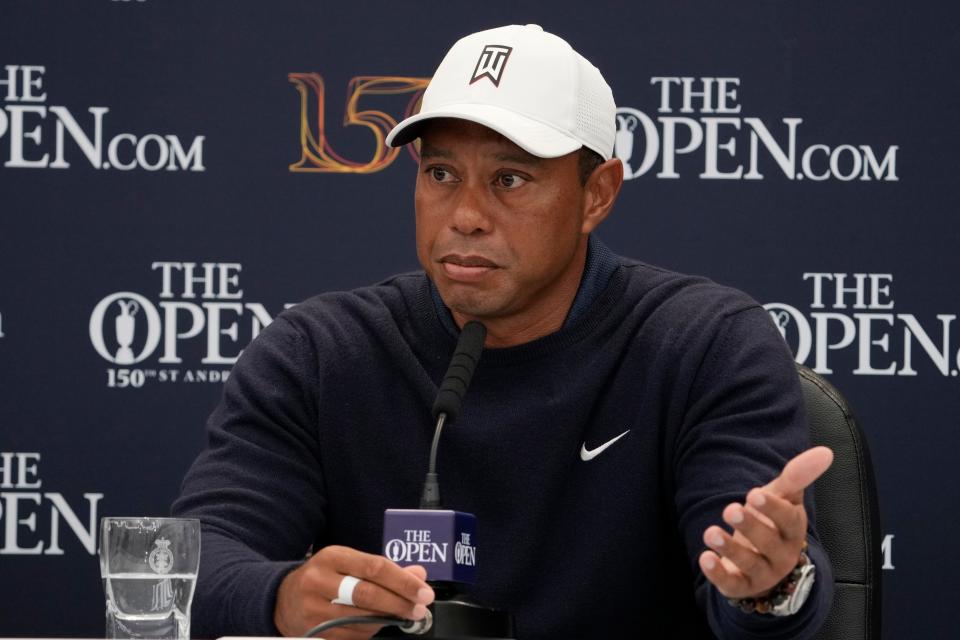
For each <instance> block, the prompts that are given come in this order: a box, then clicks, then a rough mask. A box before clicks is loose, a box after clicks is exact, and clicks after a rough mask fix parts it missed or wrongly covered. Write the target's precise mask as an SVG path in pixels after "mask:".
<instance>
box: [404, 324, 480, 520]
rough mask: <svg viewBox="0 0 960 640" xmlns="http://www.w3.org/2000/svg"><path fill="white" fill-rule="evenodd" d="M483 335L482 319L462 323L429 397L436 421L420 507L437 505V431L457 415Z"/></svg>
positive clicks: (474, 366) (439, 431) (452, 420)
mask: <svg viewBox="0 0 960 640" xmlns="http://www.w3.org/2000/svg"><path fill="white" fill-rule="evenodd" d="M486 337H487V328H486V327H485V326H483V323H480V322H477V321H476V320H471V321H470V322H468V323H467V324H465V325H463V330H461V331H460V337H459V338H458V339H457V346H456V348H455V349H454V350H453V358H451V359H450V365H449V366H448V367H447V373H446V375H444V376H443V382H442V383H441V384H440V390H439V391H438V392H437V398H436V400H434V401H433V418H434V420H436V421H437V426H436V428H435V429H434V432H433V445H432V446H431V447H430V466H429V468H428V469H427V478H426V480H425V481H424V483H423V495H422V496H421V497H420V508H421V509H439V508H440V483H439V481H438V480H437V447H438V446H439V444H440V434H441V433H442V432H443V425H444V424H445V423H447V422H454V421H455V420H456V419H457V416H458V415H460V405H461V404H463V396H464V395H465V394H466V393H467V387H469V386H470V380H472V379H473V370H474V369H476V368H477V362H478V361H479V360H480V352H481V351H483V341H484V340H485V339H486Z"/></svg>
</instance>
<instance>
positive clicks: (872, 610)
mask: <svg viewBox="0 0 960 640" xmlns="http://www.w3.org/2000/svg"><path fill="white" fill-rule="evenodd" d="M797 370H798V373H799V374H800V384H801V386H802V388H803V395H804V397H805V399H806V405H807V413H808V417H809V421H810V431H811V441H812V442H813V444H815V445H825V446H827V447H830V448H831V449H833V452H834V462H833V465H832V466H831V467H830V469H828V470H827V472H826V473H825V474H824V475H823V476H821V478H820V479H819V480H817V482H816V483H815V484H814V495H815V499H816V509H817V514H816V516H817V531H818V533H819V535H820V541H821V542H822V543H823V546H824V547H825V548H826V550H827V553H828V554H829V556H830V561H831V563H832V564H833V577H834V581H835V595H834V600H833V607H832V608H831V609H830V613H829V615H828V617H827V620H826V622H825V623H824V625H823V627H822V628H821V629H820V632H819V633H818V634H817V636H816V638H817V640H878V639H879V638H880V606H881V598H880V582H881V573H882V569H881V566H882V562H881V548H880V547H881V530H880V516H879V508H878V504H877V491H876V483H875V480H874V475H873V464H872V463H871V461H870V452H869V450H868V449H867V441H866V438H864V435H863V432H862V431H861V430H860V426H859V425H858V424H857V421H856V418H854V416H853V413H852V412H851V410H850V407H849V406H848V405H847V402H846V400H844V399H843V396H841V395H840V392H838V391H837V390H836V389H835V388H834V387H833V386H832V385H831V384H830V383H829V382H827V381H826V380H824V379H823V378H821V377H820V376H819V375H817V374H816V373H814V372H813V371H811V370H810V369H808V368H807V367H804V366H802V365H797Z"/></svg>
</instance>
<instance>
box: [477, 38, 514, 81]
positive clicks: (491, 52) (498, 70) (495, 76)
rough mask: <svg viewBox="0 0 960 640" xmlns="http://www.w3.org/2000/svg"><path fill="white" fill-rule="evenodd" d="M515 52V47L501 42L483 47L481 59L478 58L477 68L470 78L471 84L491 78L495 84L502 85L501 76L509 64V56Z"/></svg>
mask: <svg viewBox="0 0 960 640" xmlns="http://www.w3.org/2000/svg"><path fill="white" fill-rule="evenodd" d="M512 52H513V47H506V46H504V45H501V44H488V45H487V46H485V47H484V48H483V52H482V53H481V54H480V59H479V60H477V68H476V69H474V70H473V77H472V78H470V84H473V83H474V82H477V81H478V80H482V79H483V78H489V79H490V82H492V83H493V86H495V87H499V86H500V78H501V77H502V76H503V69H504V67H506V66H507V58H509V57H510V54H511V53H512Z"/></svg>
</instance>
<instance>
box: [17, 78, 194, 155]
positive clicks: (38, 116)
mask: <svg viewBox="0 0 960 640" xmlns="http://www.w3.org/2000/svg"><path fill="white" fill-rule="evenodd" d="M46 72H47V68H46V67H44V66H42V65H18V64H8V65H6V66H4V67H2V70H0V95H3V100H4V104H3V108H0V141H2V139H3V138H4V137H6V139H7V141H8V145H7V148H6V154H5V155H6V158H5V159H4V162H3V166H4V167H9V168H16V169H69V168H70V167H71V166H72V165H71V162H73V161H75V159H76V158H80V157H83V158H85V159H86V161H87V163H88V164H89V165H90V167H91V168H93V169H96V170H105V169H116V170H117V171H133V170H134V169H143V170H145V171H160V170H166V171H205V167H204V166H203V141H204V136H195V137H194V138H193V140H192V141H190V142H189V144H185V143H184V142H183V141H182V140H181V139H180V137H178V136H176V135H172V134H164V135H161V134H158V133H148V134H146V135H143V134H139V135H138V134H134V133H117V134H115V135H113V134H108V133H107V132H106V131H107V129H106V123H105V116H106V115H107V114H108V113H110V109H109V108H108V107H89V108H88V109H87V112H88V113H89V118H86V122H85V123H84V124H83V125H81V121H83V120H85V118H83V117H80V118H79V121H78V118H77V117H74V113H73V112H72V111H71V110H70V109H69V108H67V107H65V106H62V105H49V106H48V105H47V104H46V102H47V88H46V86H45V80H46V78H45V77H44V76H45V74H46Z"/></svg>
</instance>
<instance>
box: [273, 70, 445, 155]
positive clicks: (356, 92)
mask: <svg viewBox="0 0 960 640" xmlns="http://www.w3.org/2000/svg"><path fill="white" fill-rule="evenodd" d="M288 78H289V80H290V82H291V83H293V85H294V87H296V89H297V92H298V93H299V94H300V160H298V161H297V162H295V163H293V164H291V165H290V171H293V172H320V173H373V172H375V171H380V170H382V169H385V168H386V167H388V166H390V165H391V164H392V163H393V161H394V160H396V159H397V155H399V153H400V149H399V148H396V147H388V146H387V145H386V142H385V141H386V137H387V134H388V133H390V130H391V129H393V128H394V127H395V126H397V120H395V119H394V118H393V117H392V116H390V115H389V114H387V113H386V112H384V111H382V110H378V109H361V108H360V101H361V100H362V99H371V98H374V97H376V96H394V95H404V94H410V97H409V99H408V100H407V103H406V108H405V109H404V111H403V116H402V117H401V120H402V119H403V118H406V117H407V116H409V115H412V114H413V113H416V112H417V110H418V109H419V108H420V99H421V98H422V97H423V92H424V90H425V89H426V88H427V84H428V83H429V82H430V78H405V77H399V76H360V77H356V78H353V79H351V80H350V82H349V83H348V85H347V103H346V107H345V109H344V116H343V126H344V127H349V126H362V127H366V128H367V129H369V130H370V133H371V134H372V136H373V145H374V149H373V155H372V156H371V157H370V158H369V159H367V160H350V159H347V158H345V157H344V156H342V155H340V154H338V153H337V152H336V151H334V150H333V147H332V146H331V145H330V141H329V140H328V138H327V132H326V108H325V104H326V89H325V86H324V83H323V78H322V77H321V76H320V75H319V74H317V73H291V74H289V76H288ZM311 112H314V114H313V116H312V118H315V119H316V130H313V129H312V128H311V126H310V120H311V119H312V118H311ZM407 148H408V149H409V150H410V153H411V154H412V155H413V157H414V160H417V161H419V156H418V155H417V152H416V150H415V149H414V148H413V146H412V145H408V146H407Z"/></svg>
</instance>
